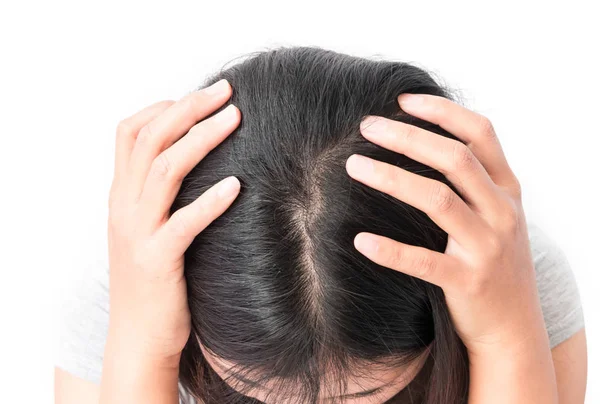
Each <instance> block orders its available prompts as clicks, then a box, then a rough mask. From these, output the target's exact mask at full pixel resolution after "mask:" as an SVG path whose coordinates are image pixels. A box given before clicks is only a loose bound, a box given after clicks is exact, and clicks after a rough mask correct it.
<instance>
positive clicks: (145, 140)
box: [136, 122, 154, 146]
mask: <svg viewBox="0 0 600 404" xmlns="http://www.w3.org/2000/svg"><path fill="white" fill-rule="evenodd" d="M153 137H154V136H153V128H152V122H149V123H148V124H147V125H145V126H144V127H143V128H142V129H141V130H140V133H139V134H138V136H137V139H136V143H137V144H138V145H143V146H145V145H147V144H149V143H150V142H151V140H152V139H153Z"/></svg>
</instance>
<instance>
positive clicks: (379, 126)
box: [360, 115, 387, 133]
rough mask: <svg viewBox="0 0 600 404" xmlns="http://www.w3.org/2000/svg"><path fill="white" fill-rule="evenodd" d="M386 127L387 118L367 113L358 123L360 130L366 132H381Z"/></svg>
mask: <svg viewBox="0 0 600 404" xmlns="http://www.w3.org/2000/svg"><path fill="white" fill-rule="evenodd" d="M386 127H387V119H385V118H382V117H378V116H372V115H369V116H367V117H366V118H365V119H363V120H362V121H361V123H360V130H361V131H363V132H367V133H378V132H379V133H382V132H384V131H385V128H386Z"/></svg>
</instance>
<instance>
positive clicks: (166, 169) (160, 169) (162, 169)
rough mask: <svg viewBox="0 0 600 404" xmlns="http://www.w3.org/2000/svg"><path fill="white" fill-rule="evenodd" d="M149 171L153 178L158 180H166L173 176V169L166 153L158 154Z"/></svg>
mask: <svg viewBox="0 0 600 404" xmlns="http://www.w3.org/2000/svg"><path fill="white" fill-rule="evenodd" d="M150 171H151V172H152V175H153V176H155V177H157V178H160V179H167V178H171V177H172V176H173V171H174V169H173V166H172V164H171V160H170V159H169V157H168V156H167V153H166V152H163V153H160V154H159V155H158V156H157V157H156V158H155V159H154V161H153V162H152V167H151V170H150Z"/></svg>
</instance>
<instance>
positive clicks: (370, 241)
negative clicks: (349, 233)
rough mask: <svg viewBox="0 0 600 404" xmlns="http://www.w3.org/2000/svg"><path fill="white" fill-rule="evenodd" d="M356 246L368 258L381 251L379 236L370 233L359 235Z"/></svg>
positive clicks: (356, 238)
mask: <svg viewBox="0 0 600 404" xmlns="http://www.w3.org/2000/svg"><path fill="white" fill-rule="evenodd" d="M354 246H355V247H356V249H357V250H358V251H360V252H361V253H363V254H365V255H367V256H369V255H370V256H373V255H375V254H376V253H377V250H378V249H379V242H378V240H377V236H374V235H372V234H369V233H359V234H358V235H357V236H356V237H355V238H354Z"/></svg>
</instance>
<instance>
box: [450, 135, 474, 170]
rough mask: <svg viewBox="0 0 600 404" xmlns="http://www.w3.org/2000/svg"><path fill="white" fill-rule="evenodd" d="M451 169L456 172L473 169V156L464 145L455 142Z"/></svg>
mask: <svg viewBox="0 0 600 404" xmlns="http://www.w3.org/2000/svg"><path fill="white" fill-rule="evenodd" d="M452 161H453V163H452V164H453V168H454V169H456V170H458V171H465V170H469V169H471V168H473V166H474V165H475V155H474V154H473V152H472V151H471V149H469V148H468V147H467V146H466V145H464V144H463V143H460V142H455V145H454V148H453V150H452Z"/></svg>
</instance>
